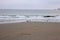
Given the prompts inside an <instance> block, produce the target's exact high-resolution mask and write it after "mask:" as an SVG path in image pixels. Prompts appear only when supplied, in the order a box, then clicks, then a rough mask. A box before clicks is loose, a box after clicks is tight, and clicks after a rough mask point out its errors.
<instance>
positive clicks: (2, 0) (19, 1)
mask: <svg viewBox="0 0 60 40" xmlns="http://www.w3.org/2000/svg"><path fill="white" fill-rule="evenodd" d="M54 8H60V0H0V9H54Z"/></svg>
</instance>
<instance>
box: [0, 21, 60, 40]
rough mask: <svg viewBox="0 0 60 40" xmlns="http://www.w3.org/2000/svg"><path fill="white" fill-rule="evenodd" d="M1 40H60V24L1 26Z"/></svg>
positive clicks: (38, 23)
mask: <svg viewBox="0 0 60 40" xmlns="http://www.w3.org/2000/svg"><path fill="white" fill-rule="evenodd" d="M0 40H60V23H40V22H30V23H29V22H26V23H10V24H0Z"/></svg>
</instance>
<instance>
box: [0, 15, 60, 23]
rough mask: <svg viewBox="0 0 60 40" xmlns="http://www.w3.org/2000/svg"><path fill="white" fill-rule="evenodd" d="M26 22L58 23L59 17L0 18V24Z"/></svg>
mask: <svg viewBox="0 0 60 40" xmlns="http://www.w3.org/2000/svg"><path fill="white" fill-rule="evenodd" d="M45 16H46V15H45ZM55 16H56V15H55ZM27 21H28V22H60V16H56V17H44V15H43V16H0V24H3V23H17V22H27Z"/></svg>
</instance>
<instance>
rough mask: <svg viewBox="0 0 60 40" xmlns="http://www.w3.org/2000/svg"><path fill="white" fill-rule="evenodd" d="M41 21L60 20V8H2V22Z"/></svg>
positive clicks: (0, 19)
mask: <svg viewBox="0 0 60 40" xmlns="http://www.w3.org/2000/svg"><path fill="white" fill-rule="evenodd" d="M44 16H47V17H44ZM39 21H40V22H60V10H37V9H34V10H32V9H30V10H28V9H0V23H13V22H14V23H15V22H39Z"/></svg>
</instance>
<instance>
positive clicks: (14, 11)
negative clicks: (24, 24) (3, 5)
mask: <svg viewBox="0 0 60 40" xmlns="http://www.w3.org/2000/svg"><path fill="white" fill-rule="evenodd" d="M8 14H11V15H17V14H18V15H44V14H48V15H49V14H52V15H55V14H60V10H47V9H46V10H45V9H44V10H43V9H40V10H39V9H34V10H33V9H0V15H8Z"/></svg>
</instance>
